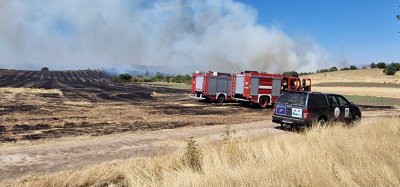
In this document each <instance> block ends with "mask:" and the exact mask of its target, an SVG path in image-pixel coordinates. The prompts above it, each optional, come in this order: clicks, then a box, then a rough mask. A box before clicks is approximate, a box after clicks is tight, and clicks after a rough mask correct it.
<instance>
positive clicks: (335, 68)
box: [329, 66, 338, 72]
mask: <svg viewBox="0 0 400 187" xmlns="http://www.w3.org/2000/svg"><path fill="white" fill-rule="evenodd" d="M337 70H338V69H337V67H335V66H333V67H331V68H329V71H331V72H332V71H337Z"/></svg>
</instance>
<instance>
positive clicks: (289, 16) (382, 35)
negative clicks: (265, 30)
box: [240, 0, 400, 65]
mask: <svg viewBox="0 0 400 187" xmlns="http://www.w3.org/2000/svg"><path fill="white" fill-rule="evenodd" d="M240 1H242V2H243V3H245V4H250V5H251V6H253V7H255V8H256V9H257V10H258V14H259V15H258V18H259V20H258V21H259V23H260V24H263V25H268V26H271V25H272V26H276V27H279V28H280V29H282V30H283V31H284V32H285V33H287V34H288V35H289V36H292V37H302V36H307V37H311V38H313V39H314V40H315V42H316V43H318V44H319V45H320V46H321V47H322V48H323V49H324V50H326V51H327V52H328V53H329V54H330V57H331V60H332V61H341V60H346V61H348V63H350V64H357V65H364V64H369V63H371V62H380V61H384V62H389V63H390V62H393V61H394V62H399V61H400V33H399V31H400V21H398V20H397V19H396V15H399V14H400V7H399V5H400V1H399V0H303V1H298V0H262V1H260V0H240Z"/></svg>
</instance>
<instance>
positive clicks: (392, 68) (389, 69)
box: [385, 63, 397, 75]
mask: <svg viewBox="0 0 400 187" xmlns="http://www.w3.org/2000/svg"><path fill="white" fill-rule="evenodd" d="M396 72H397V67H396V65H395V64H394V63H392V64H390V65H388V66H386V69H385V74H386V75H394V74H396Z"/></svg>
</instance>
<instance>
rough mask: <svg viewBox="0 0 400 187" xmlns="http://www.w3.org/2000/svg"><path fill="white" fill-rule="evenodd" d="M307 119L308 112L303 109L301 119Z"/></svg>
mask: <svg viewBox="0 0 400 187" xmlns="http://www.w3.org/2000/svg"><path fill="white" fill-rule="evenodd" d="M309 117H310V113H309V112H308V110H307V109H304V111H303V118H304V119H308V118H309Z"/></svg>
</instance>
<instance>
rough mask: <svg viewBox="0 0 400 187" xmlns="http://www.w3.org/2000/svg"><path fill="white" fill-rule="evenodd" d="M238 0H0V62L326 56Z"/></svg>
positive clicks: (283, 62)
mask: <svg viewBox="0 0 400 187" xmlns="http://www.w3.org/2000/svg"><path fill="white" fill-rule="evenodd" d="M257 17H258V15H257V11H256V10H255V9H254V8H252V7H250V6H247V5H245V4H243V3H240V2H237V1H232V0H204V1H197V0H194V1H185V0H168V1H161V0H146V1H145V0H119V1H114V0H85V1H81V0H70V1H51V0H42V1H24V0H13V1H10V0H0V21H1V23H2V24H0V66H1V67H4V68H24V69H30V68H39V67H41V66H49V67H51V68H53V69H77V68H103V67H104V68H112V67H116V68H125V69H129V68H132V67H135V66H138V65H146V66H161V67H163V70H165V71H170V72H190V71H193V70H195V69H201V70H207V69H217V70H220V71H233V70H244V69H255V70H260V71H261V70H265V71H274V72H279V71H285V70H290V69H297V70H299V71H310V70H315V69H317V68H318V65H319V64H321V65H323V64H324V63H325V62H326V59H327V54H326V53H325V52H324V50H323V49H321V48H320V47H319V46H318V44H316V43H315V42H313V41H312V39H301V40H297V39H292V38H290V37H288V36H287V35H286V34H285V33H283V32H282V31H281V30H279V29H278V28H275V27H265V26H262V25H260V24H258V23H257Z"/></svg>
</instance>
